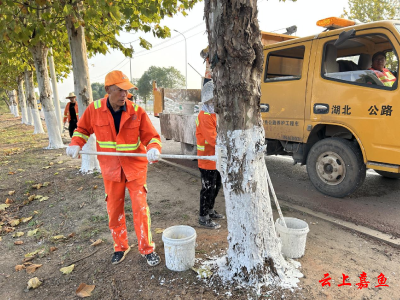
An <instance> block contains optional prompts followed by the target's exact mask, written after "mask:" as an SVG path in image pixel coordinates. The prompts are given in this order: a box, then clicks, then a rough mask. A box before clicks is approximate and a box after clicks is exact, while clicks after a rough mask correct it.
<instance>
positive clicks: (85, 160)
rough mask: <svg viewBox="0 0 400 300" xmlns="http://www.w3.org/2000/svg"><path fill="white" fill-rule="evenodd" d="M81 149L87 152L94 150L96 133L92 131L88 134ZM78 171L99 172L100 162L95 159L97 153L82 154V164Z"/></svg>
mask: <svg viewBox="0 0 400 300" xmlns="http://www.w3.org/2000/svg"><path fill="white" fill-rule="evenodd" d="M93 149H94V150H93ZM82 150H83V151H88V152H93V151H96V135H95V134H94V133H93V134H92V135H90V137H89V139H88V141H87V143H86V144H85V146H83V148H82ZM80 171H81V172H82V173H87V174H90V173H93V172H100V173H101V169H100V164H99V161H98V160H97V155H87V154H82V164H81V169H80Z"/></svg>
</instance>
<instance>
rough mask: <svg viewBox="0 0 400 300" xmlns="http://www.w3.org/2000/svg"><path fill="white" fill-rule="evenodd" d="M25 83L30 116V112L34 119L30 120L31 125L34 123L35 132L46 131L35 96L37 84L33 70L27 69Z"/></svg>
mask: <svg viewBox="0 0 400 300" xmlns="http://www.w3.org/2000/svg"><path fill="white" fill-rule="evenodd" d="M25 85H26V103H27V106H28V118H29V112H30V115H31V117H32V119H31V120H30V121H29V120H28V121H29V122H30V124H29V125H33V126H34V129H33V134H40V133H44V130H43V125H42V121H41V120H40V114H39V110H38V106H37V103H36V96H35V85H34V83H33V73H32V71H25Z"/></svg>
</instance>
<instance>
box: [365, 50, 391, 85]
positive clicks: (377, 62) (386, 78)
mask: <svg viewBox="0 0 400 300" xmlns="http://www.w3.org/2000/svg"><path fill="white" fill-rule="evenodd" d="M385 64H386V55H385V53H384V52H376V53H375V54H374V55H373V56H372V67H371V68H369V70H372V71H374V73H375V75H376V76H377V77H378V78H379V80H380V81H382V83H383V85H384V86H388V87H391V86H392V85H393V84H394V83H395V82H396V77H395V76H394V75H393V74H392V73H391V72H390V71H389V70H388V69H386V68H385Z"/></svg>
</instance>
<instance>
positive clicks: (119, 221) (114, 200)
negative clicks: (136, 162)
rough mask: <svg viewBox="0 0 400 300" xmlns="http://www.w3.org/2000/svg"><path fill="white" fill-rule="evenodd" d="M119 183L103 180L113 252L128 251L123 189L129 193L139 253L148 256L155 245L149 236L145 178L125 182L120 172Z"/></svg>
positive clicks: (149, 221)
mask: <svg viewBox="0 0 400 300" xmlns="http://www.w3.org/2000/svg"><path fill="white" fill-rule="evenodd" d="M121 173H122V174H121V181H120V182H115V181H108V180H105V179H104V186H105V191H106V201H107V213H108V220H109V223H108V226H109V228H110V230H111V235H112V237H113V240H114V251H115V252H117V251H125V250H126V249H128V247H129V245H128V235H127V231H126V222H125V210H124V206H125V187H126V188H127V189H128V191H129V195H130V197H131V202H132V212H133V224H134V226H135V232H136V237H137V239H138V246H139V252H140V253H141V254H149V253H152V252H153V251H154V248H155V245H154V243H153V241H152V236H151V230H150V226H151V220H150V210H149V207H148V206H147V201H146V196H147V190H146V187H145V185H146V176H144V178H139V179H136V180H132V181H127V180H126V177H125V174H124V172H123V171H122V172H121Z"/></svg>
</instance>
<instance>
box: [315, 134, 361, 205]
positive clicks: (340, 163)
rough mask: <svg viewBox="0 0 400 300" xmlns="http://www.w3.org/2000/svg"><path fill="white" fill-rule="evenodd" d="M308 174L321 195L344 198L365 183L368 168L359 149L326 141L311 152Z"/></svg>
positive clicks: (338, 140)
mask: <svg viewBox="0 0 400 300" xmlns="http://www.w3.org/2000/svg"><path fill="white" fill-rule="evenodd" d="M307 173H308V177H309V178H310V180H311V182H312V184H313V185H314V186H315V188H316V189H317V190H318V191H320V192H321V193H323V194H325V195H328V196H332V197H336V198H343V197H345V196H347V195H349V194H351V193H353V192H354V191H355V190H356V189H358V188H359V187H360V186H361V185H362V183H363V182H364V179H365V176H366V166H365V164H364V162H363V157H362V153H361V151H360V149H359V148H358V147H357V146H356V145H355V144H354V143H352V142H350V141H349V140H345V139H341V138H327V139H324V140H321V141H319V142H317V143H316V144H315V145H314V146H313V147H312V148H311V150H310V152H309V153H308V157H307Z"/></svg>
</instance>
